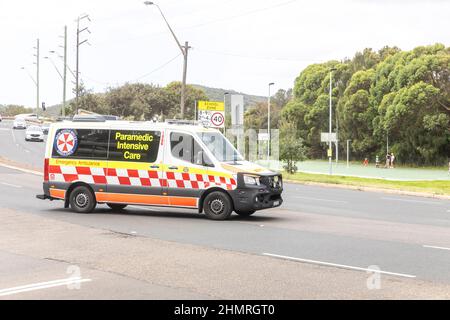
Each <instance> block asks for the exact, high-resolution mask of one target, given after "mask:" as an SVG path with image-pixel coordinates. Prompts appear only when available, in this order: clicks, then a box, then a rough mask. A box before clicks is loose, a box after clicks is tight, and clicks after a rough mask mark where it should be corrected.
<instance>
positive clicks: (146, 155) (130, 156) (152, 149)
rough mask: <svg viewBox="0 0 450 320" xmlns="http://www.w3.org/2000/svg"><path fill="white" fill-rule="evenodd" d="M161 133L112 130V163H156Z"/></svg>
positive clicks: (110, 143)
mask: <svg viewBox="0 0 450 320" xmlns="http://www.w3.org/2000/svg"><path fill="white" fill-rule="evenodd" d="M160 140H161V132H160V131H137V130H111V133H110V137H109V155H108V159H109V160H112V161H134V162H150V163H152V162H155V161H156V159H157V158H158V150H159V144H160Z"/></svg>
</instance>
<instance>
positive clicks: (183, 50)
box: [144, 1, 190, 119]
mask: <svg viewBox="0 0 450 320" xmlns="http://www.w3.org/2000/svg"><path fill="white" fill-rule="evenodd" d="M144 4H145V5H147V6H156V8H158V10H159V12H160V13H161V16H162V17H163V19H164V21H165V22H166V24H167V27H168V28H169V30H170V33H171V34H172V36H173V38H174V39H175V42H176V43H177V45H178V48H180V50H181V53H182V54H183V57H184V63H183V81H182V82H181V102H180V108H181V118H182V119H183V118H184V109H185V100H186V97H185V95H186V75H187V61H188V51H189V49H190V47H189V43H188V42H187V41H186V42H185V45H184V46H182V45H181V44H180V41H178V38H177V36H176V35H175V32H173V30H172V28H171V27H170V24H169V22H168V21H167V19H166V17H165V16H164V14H163V12H162V10H161V8H160V7H159V6H158V5H157V4H156V3H154V2H151V1H145V2H144Z"/></svg>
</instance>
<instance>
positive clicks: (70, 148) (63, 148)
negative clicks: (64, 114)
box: [55, 130, 78, 157]
mask: <svg viewBox="0 0 450 320" xmlns="http://www.w3.org/2000/svg"><path fill="white" fill-rule="evenodd" d="M77 146H78V138H77V135H76V133H75V132H74V131H73V130H61V131H60V132H59V133H58V134H57V135H56V138H55V149H56V152H58V154H59V155H61V156H63V157H68V156H71V155H72V154H74V152H75V151H76V150H77Z"/></svg>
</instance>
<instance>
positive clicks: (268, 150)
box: [267, 82, 275, 165]
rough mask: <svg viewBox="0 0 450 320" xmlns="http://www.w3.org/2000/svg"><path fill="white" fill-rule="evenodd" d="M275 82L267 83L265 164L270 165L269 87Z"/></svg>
mask: <svg viewBox="0 0 450 320" xmlns="http://www.w3.org/2000/svg"><path fill="white" fill-rule="evenodd" d="M274 84H275V83H274V82H271V83H269V96H268V98H267V139H268V140H267V164H268V165H270V87H271V86H273V85H274Z"/></svg>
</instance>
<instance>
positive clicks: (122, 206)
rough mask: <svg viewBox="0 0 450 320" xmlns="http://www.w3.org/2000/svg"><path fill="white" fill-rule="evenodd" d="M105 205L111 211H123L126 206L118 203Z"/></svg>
mask: <svg viewBox="0 0 450 320" xmlns="http://www.w3.org/2000/svg"><path fill="white" fill-rule="evenodd" d="M106 205H107V206H108V207H110V208H111V209H113V210H123V209H125V207H126V206H127V205H126V204H120V203H107V204H106Z"/></svg>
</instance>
